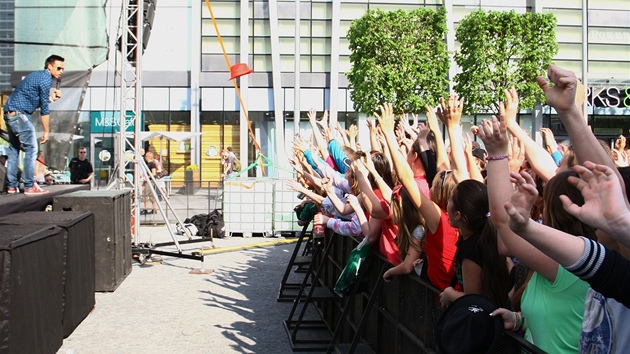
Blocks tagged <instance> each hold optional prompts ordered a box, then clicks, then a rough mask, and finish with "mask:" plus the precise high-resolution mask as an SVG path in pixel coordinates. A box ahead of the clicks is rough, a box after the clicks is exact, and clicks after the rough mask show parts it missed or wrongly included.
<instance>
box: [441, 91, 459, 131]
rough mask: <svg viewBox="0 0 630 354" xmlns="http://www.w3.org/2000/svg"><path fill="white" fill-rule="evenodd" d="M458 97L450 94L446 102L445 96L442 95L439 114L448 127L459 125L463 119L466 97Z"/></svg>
mask: <svg viewBox="0 0 630 354" xmlns="http://www.w3.org/2000/svg"><path fill="white" fill-rule="evenodd" d="M457 98H458V96H457V95H448V102H446V101H445V100H444V98H443V97H440V106H439V107H438V111H437V116H438V118H440V120H441V121H442V123H444V125H446V126H447V127H452V126H457V125H459V123H460V122H461V120H462V111H463V109H464V99H463V98H462V99H459V100H458V99H457ZM447 103H448V104H447Z"/></svg>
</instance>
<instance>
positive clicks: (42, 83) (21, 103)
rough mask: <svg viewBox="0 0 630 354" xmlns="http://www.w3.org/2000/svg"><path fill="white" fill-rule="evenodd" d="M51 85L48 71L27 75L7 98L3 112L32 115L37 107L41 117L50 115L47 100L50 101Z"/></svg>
mask: <svg viewBox="0 0 630 354" xmlns="http://www.w3.org/2000/svg"><path fill="white" fill-rule="evenodd" d="M51 85H52V76H51V75H50V72H49V71H48V70H39V71H34V72H32V73H30V74H28V75H27V76H26V77H25V78H24V80H22V82H20V84H19V85H18V86H17V87H16V88H15V91H13V93H12V94H11V96H9V99H8V100H7V104H6V105H5V106H4V111H5V112H11V111H17V112H22V113H27V114H33V112H35V110H36V109H37V107H39V110H40V114H41V115H43V116H45V115H48V114H50V110H49V108H48V104H49V101H48V100H49V99H50V86H51Z"/></svg>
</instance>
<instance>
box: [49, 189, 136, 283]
mask: <svg viewBox="0 0 630 354" xmlns="http://www.w3.org/2000/svg"><path fill="white" fill-rule="evenodd" d="M53 210H54V211H91V212H92V213H93V214H94V227H95V232H94V263H95V268H94V269H95V277H94V288H95V290H96V291H114V290H116V288H118V286H119V285H120V284H121V283H122V282H123V280H125V278H126V277H127V275H129V273H131V258H132V255H131V194H130V191H78V192H74V193H69V194H63V195H58V196H55V197H54V198H53Z"/></svg>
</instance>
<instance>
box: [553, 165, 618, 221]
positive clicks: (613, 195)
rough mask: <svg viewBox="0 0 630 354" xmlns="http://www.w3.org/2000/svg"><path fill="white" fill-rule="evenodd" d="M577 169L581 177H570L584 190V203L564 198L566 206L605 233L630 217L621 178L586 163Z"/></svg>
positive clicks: (570, 211)
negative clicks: (580, 203)
mask: <svg viewBox="0 0 630 354" xmlns="http://www.w3.org/2000/svg"><path fill="white" fill-rule="evenodd" d="M573 170H574V171H575V172H576V173H577V174H578V175H579V176H580V178H576V177H569V183H571V184H572V185H574V186H575V187H576V188H577V189H579V190H580V192H581V193H582V196H583V197H584V204H583V205H582V206H579V205H577V204H575V203H573V201H571V199H569V197H567V196H565V195H562V196H560V201H562V206H563V207H564V209H565V210H566V211H567V212H568V213H569V214H571V215H573V216H575V217H576V218H578V219H580V220H581V221H582V222H584V223H586V224H588V225H591V226H593V227H595V228H597V229H602V230H604V231H607V230H609V229H610V228H611V227H614V226H615V225H618V224H620V223H621V221H623V220H624V219H627V218H628V216H629V215H628V214H629V212H628V208H627V207H626V202H625V198H624V193H623V192H622V190H621V184H620V182H619V178H618V177H617V175H616V174H615V172H614V171H613V170H612V169H611V168H610V167H608V166H605V165H596V164H594V163H592V162H589V161H586V162H584V165H583V166H580V165H576V166H574V167H573Z"/></svg>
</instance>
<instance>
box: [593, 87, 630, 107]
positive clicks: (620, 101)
mask: <svg viewBox="0 0 630 354" xmlns="http://www.w3.org/2000/svg"><path fill="white" fill-rule="evenodd" d="M586 94H587V97H588V100H587V101H586V103H587V104H588V105H589V106H593V107H602V108H608V107H617V108H630V87H625V88H622V87H615V86H609V87H589V88H588V89H587V90H586Z"/></svg>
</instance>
